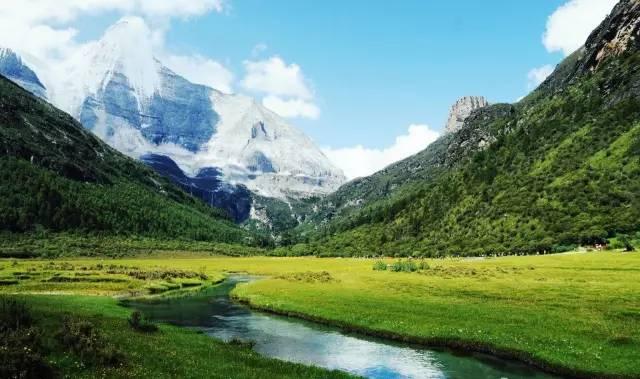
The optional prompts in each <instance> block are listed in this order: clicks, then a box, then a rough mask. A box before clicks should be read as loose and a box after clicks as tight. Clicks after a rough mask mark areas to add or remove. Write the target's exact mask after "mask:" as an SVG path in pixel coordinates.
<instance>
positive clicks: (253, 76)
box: [241, 56, 313, 99]
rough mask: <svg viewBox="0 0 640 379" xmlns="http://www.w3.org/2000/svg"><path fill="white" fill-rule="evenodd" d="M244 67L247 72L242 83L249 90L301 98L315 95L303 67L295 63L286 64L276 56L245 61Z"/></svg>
mask: <svg viewBox="0 0 640 379" xmlns="http://www.w3.org/2000/svg"><path fill="white" fill-rule="evenodd" d="M244 67H245V70H246V71H247V74H246V76H245V77H244V79H242V83H241V84H242V86H243V87H244V88H245V89H247V90H249V91H254V92H262V93H267V94H270V95H276V96H291V97H299V98H301V99H310V98H312V97H313V95H312V92H311V90H310V89H309V86H308V85H307V81H306V79H305V77H304V75H303V74H302V69H301V68H300V66H298V65H297V64H295V63H292V64H286V63H285V61H283V60H282V58H280V57H278V56H274V57H271V58H268V59H265V60H262V61H245V62H244Z"/></svg>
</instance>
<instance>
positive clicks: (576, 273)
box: [0, 252, 640, 377]
mask: <svg viewBox="0 0 640 379" xmlns="http://www.w3.org/2000/svg"><path fill="white" fill-rule="evenodd" d="M65 262H66V263H65ZM65 262H63V261H54V262H53V263H50V262H49V261H34V260H30V261H12V260H3V261H0V268H1V269H0V281H2V280H6V281H7V282H11V283H13V284H6V285H2V286H0V293H2V292H5V293H14V294H15V293H29V294H39V295H37V296H35V295H30V296H28V298H29V299H30V300H29V302H30V303H33V304H35V306H36V309H42V310H47V309H50V308H49V307H47V304H48V302H49V304H51V303H53V302H55V303H56V304H65V305H64V306H63V307H62V308H61V309H67V310H73V311H80V310H83V309H84V312H86V314H87V315H98V314H100V315H102V316H100V317H98V319H97V320H98V322H99V323H101V325H102V322H103V321H100V320H104V330H105V333H106V334H109V335H113V336H112V337H113V339H114V340H116V341H118V338H120V340H119V341H124V340H125V335H126V333H125V332H124V331H122V330H119V329H122V328H119V327H116V326H114V325H115V324H117V323H123V322H125V318H126V315H127V312H128V311H127V310H126V309H124V308H120V307H117V306H116V303H115V301H114V300H112V299H111V298H108V297H98V296H86V295H88V294H91V295H96V294H99V295H112V296H113V295H123V296H130V295H131V294H134V295H136V294H137V295H141V294H147V295H148V292H149V291H150V288H151V287H152V285H165V286H166V285H167V284H170V285H171V284H172V283H174V286H175V283H177V282H180V281H183V280H184V281H186V280H189V281H197V280H201V281H202V282H203V283H204V284H203V285H207V283H209V284H210V283H212V282H215V281H217V280H219V278H221V275H222V273H224V272H248V273H251V274H261V275H265V276H268V278H265V279H263V280H259V281H256V282H253V283H250V284H247V285H242V286H240V287H238V288H237V289H236V290H235V291H234V295H235V296H237V297H238V298H239V299H241V300H243V301H247V302H249V303H250V304H251V305H253V306H255V307H259V308H263V309H268V310H272V311H276V312H280V313H291V314H296V315H300V316H304V317H307V318H311V319H316V320H319V321H324V322H330V323H333V324H336V325H342V326H344V327H345V328H348V329H356V330H361V331H366V332H370V333H374V334H379V335H386V336H389V337H394V338H401V339H407V340H413V341H417V342H425V343H433V344H437V345H450V346H458V347H462V348H466V349H475V350H488V351H494V352H497V353H508V354H509V355H512V356H515V357H518V358H520V359H522V360H528V361H532V362H535V363H537V364H540V365H542V366H544V367H547V368H555V369H558V368H561V369H564V370H565V372H567V373H573V374H579V373H583V374H591V375H599V376H605V375H606V376H612V377H613V376H619V377H640V359H638V358H639V351H640V254H639V253H619V252H593V253H577V254H565V255H553V256H529V257H504V258H490V259H474V260H462V259H445V260H428V261H425V264H423V265H419V266H422V269H421V270H418V271H416V272H392V271H389V270H387V271H376V270H373V267H374V264H375V262H376V261H374V260H366V259H319V258H267V257H252V258H212V257H203V258H179V259H178V258H176V259H167V258H162V259H160V258H148V259H144V258H142V259H119V260H104V261H100V260H96V259H78V260H70V261H65ZM393 262H395V260H387V261H386V263H393ZM416 263H419V262H416ZM52 264H53V265H55V266H54V267H51V268H50V271H46V270H47V265H52ZM65 265H66V268H67V269H68V270H64V267H63V266H65ZM97 265H102V266H101V267H102V269H101V270H96V271H95V272H93V274H89V275H87V274H86V273H87V272H92V270H93V269H97V267H96V266H97ZM111 265H114V266H116V267H120V271H118V270H115V271H116V272H120V273H116V274H109V273H108V272H107V271H108V270H109V269H108V267H110V266H111ZM70 266H73V269H72V270H70V268H71V267H70ZM122 267H128V268H135V270H138V271H142V272H160V273H163V272H165V271H166V272H171V271H175V272H189V273H191V274H189V275H192V274H193V273H197V275H203V276H206V278H207V279H206V280H202V279H194V278H169V279H154V278H151V279H145V280H142V279H137V278H135V277H132V276H131V275H130V274H128V273H124V274H123V273H122V272H123V270H122ZM30 270H31V271H30ZM135 270H134V271H135ZM29 272H31V273H32V274H31V275H30V274H29ZM34 272H40V274H33V273H34ZM124 272H127V270H124ZM16 273H19V274H16ZM21 275H26V276H21ZM29 275H30V277H28V276H29ZM54 275H57V276H59V277H76V276H79V277H80V278H84V277H87V276H89V277H91V276H96V277H105V278H109V277H113V276H116V277H119V278H121V279H123V280H124V281H116V282H111V281H82V280H81V279H74V280H77V281H68V282H67V281H61V280H55V281H46V282H43V280H47V279H48V278H51V277H54ZM134 276H135V275H134ZM160 276H162V275H160ZM20 277H22V278H24V279H20ZM12 278H13V279H12ZM15 278H18V279H15ZM16 281H17V283H15V282H16ZM167 281H168V282H169V283H167ZM189 288H192V287H189ZM180 290H183V289H173V290H172V289H167V290H165V291H166V292H161V294H162V293H167V294H171V293H172V291H180ZM50 293H56V294H68V295H69V296H45V295H43V294H50ZM71 294H74V295H71ZM78 295H84V296H81V297H78ZM65 307H66V308H65ZM49 311H50V312H52V311H51V310H49ZM56 312H58V311H56ZM96 317H97V316H96ZM153 338H162V339H165V340H164V341H165V342H167V343H170V341H172V340H176V341H183V342H182V343H184V344H181V343H179V342H175V343H170V344H173V345H174V346H175V353H176V354H178V355H179V356H184V355H188V356H190V357H195V356H196V355H195V354H196V353H194V352H190V350H189V349H191V348H192V347H191V345H190V343H188V341H192V339H193V338H194V340H193V341H196V340H197V341H199V342H197V343H195V342H194V343H193V348H194V349H195V348H198V349H210V354H217V351H222V350H225V349H224V348H223V347H221V348H220V350H216V348H217V347H218V346H222V345H221V344H219V343H217V342H211V341H210V340H208V339H206V337H203V336H198V335H196V334H193V333H190V332H186V331H182V330H179V329H175V328H171V327H163V333H161V334H159V335H158V337H153ZM150 341H151V340H147V339H144V338H142V339H140V341H136V343H135V346H132V347H131V350H130V351H129V353H130V354H137V355H135V356H136V357H139V359H140V362H141V363H140V366H139V367H140V369H141V370H142V369H143V368H146V367H151V368H152V369H153V370H158V372H159V371H160V370H161V369H160V368H159V367H155V366H153V365H160V364H162V363H161V362H149V363H145V361H144V360H146V359H149V358H148V357H145V356H144V355H149V356H154V355H155V356H156V358H157V357H158V356H161V357H170V356H171V355H170V354H171V352H170V351H169V350H165V349H167V347H166V346H165V345H164V343H163V344H157V343H151V342H150ZM123 345H125V346H126V343H124V342H123ZM162 346H164V347H162ZM206 346H209V347H206ZM127 348H129V347H127ZM225 351H227V352H228V353H229V354H237V355H238V356H241V357H245V358H243V359H245V360H244V361H243V360H239V361H238V363H237V366H238V368H237V370H238V372H245V371H242V370H241V369H240V368H239V367H240V366H244V365H250V367H254V371H251V369H250V368H246V370H249V371H247V374H246V376H248V377H250V376H251V375H252V374H251V372H253V373H254V374H255V375H258V373H259V372H260V370H261V369H262V368H258V367H262V366H259V365H257V363H255V362H263V360H261V359H260V358H258V357H255V356H253V358H251V359H254V360H255V361H254V364H253V366H251V365H252V363H250V362H249V361H248V360H249V358H248V357H251V356H252V355H251V354H252V353H249V352H247V351H245V352H241V351H237V350H235V349H226V350H225ZM143 352H144V353H143ZM198 354H200V353H198ZM221 354H223V353H221ZM243 354H244V355H243ZM193 359H196V358H193ZM268 362H271V361H268ZM268 362H267V360H264V362H263V363H262V364H263V365H264V367H272V369H273V367H274V366H270V365H275V363H268ZM183 363H184V365H182V364H183ZM203 364H205V362H204V361H202V362H200V361H198V362H181V363H180V365H181V366H180V367H176V368H175V369H176V370H178V369H179V370H184V371H182V372H183V373H185V375H187V376H189V375H191V374H190V372H189V371H187V370H190V368H189V367H191V366H192V365H193V366H194V368H193V370H199V369H201V368H199V367H204V366H202V365H203ZM149 365H151V366H149ZM279 365H280V366H278V367H279V368H278V370H283V371H282V372H283V373H284V372H285V371H286V369H284V368H283V367H289V368H290V369H291V370H294V371H295V370H301V368H299V367H298V366H295V367H294V366H293V365H291V366H289V365H286V364H279ZM154 367H155V368H154ZM202 370H205V368H202ZM294 371H289V372H294ZM154 372H155V371H154ZM202 372H205V371H202ZM265 372H267V371H265ZM196 374H197V373H196V371H193V375H194V376H197V375H196ZM222 376H224V375H223V374H222ZM258 376H259V375H258ZM283 376H286V375H283Z"/></svg>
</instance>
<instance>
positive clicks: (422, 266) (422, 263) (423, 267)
mask: <svg viewBox="0 0 640 379" xmlns="http://www.w3.org/2000/svg"><path fill="white" fill-rule="evenodd" d="M430 268H431V266H429V263H428V262H427V261H424V260H423V261H420V263H418V269H420V270H428V269H430Z"/></svg>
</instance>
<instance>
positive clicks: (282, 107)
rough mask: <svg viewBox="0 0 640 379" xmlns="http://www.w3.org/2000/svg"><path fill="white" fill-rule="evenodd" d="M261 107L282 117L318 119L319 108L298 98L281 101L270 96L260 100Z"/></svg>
mask: <svg viewBox="0 0 640 379" xmlns="http://www.w3.org/2000/svg"><path fill="white" fill-rule="evenodd" d="M262 105H264V106H265V107H266V108H268V109H270V110H272V111H274V112H275V113H277V114H279V115H280V116H282V117H287V118H294V117H304V118H310V119H313V120H315V119H317V118H318V117H320V108H318V106H317V105H315V104H314V103H312V102H309V101H307V100H303V99H300V98H295V99H283V98H281V97H278V96H274V95H270V96H267V97H265V98H264V99H262Z"/></svg>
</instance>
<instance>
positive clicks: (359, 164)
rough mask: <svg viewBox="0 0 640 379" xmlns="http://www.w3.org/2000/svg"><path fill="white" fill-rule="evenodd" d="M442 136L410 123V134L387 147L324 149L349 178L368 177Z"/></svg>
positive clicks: (422, 148)
mask: <svg viewBox="0 0 640 379" xmlns="http://www.w3.org/2000/svg"><path fill="white" fill-rule="evenodd" d="M438 137H440V133H439V132H437V131H435V130H433V129H431V128H430V127H429V126H428V125H420V124H413V125H410V126H409V128H408V130H407V133H406V134H403V135H401V136H398V137H396V140H395V143H394V144H393V145H391V146H389V147H387V148H384V149H370V148H366V147H364V146H362V145H357V146H355V147H346V148H338V149H333V148H324V149H323V152H324V154H325V155H326V156H327V157H328V158H329V159H330V160H331V161H332V162H333V164H335V165H336V166H338V167H340V168H341V169H342V171H344V173H345V175H346V176H347V178H349V179H353V178H358V177H363V176H368V175H371V174H373V173H374V172H377V171H380V170H382V169H383V168H385V167H387V166H388V165H390V164H392V163H394V162H397V161H399V160H402V159H404V158H407V157H409V156H411V155H413V154H416V153H418V152H420V151H422V150H424V149H425V148H426V147H427V146H428V145H429V144H430V143H432V142H433V141H435V140H436V139H438Z"/></svg>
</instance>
